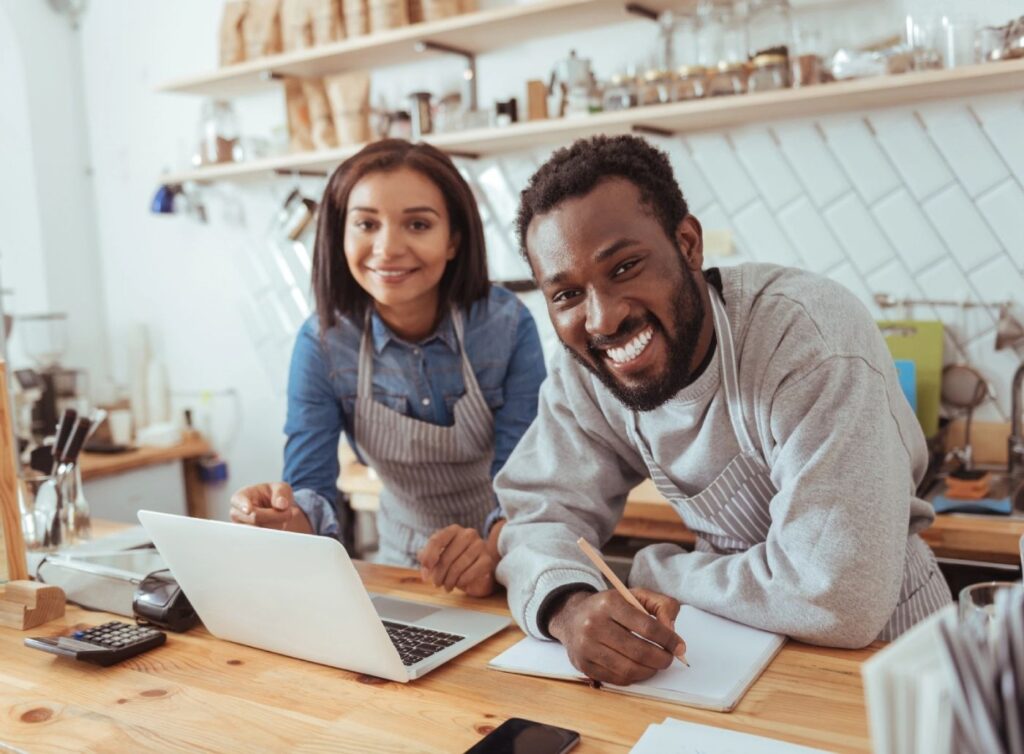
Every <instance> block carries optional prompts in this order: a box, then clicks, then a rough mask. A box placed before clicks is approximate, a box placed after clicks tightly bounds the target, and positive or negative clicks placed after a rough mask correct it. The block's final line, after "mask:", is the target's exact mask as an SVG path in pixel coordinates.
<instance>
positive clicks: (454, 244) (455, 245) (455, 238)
mask: <svg viewBox="0 0 1024 754" xmlns="http://www.w3.org/2000/svg"><path fill="white" fill-rule="evenodd" d="M461 243H462V234H461V233H459V231H457V230H453V231H452V233H451V236H450V237H449V238H448V253H447V254H446V255H445V257H444V258H445V259H447V260H448V261H449V262H450V261H452V260H453V259H455V254H456V253H457V252H458V250H459V245H460V244H461Z"/></svg>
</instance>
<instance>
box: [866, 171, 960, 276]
mask: <svg viewBox="0 0 1024 754" xmlns="http://www.w3.org/2000/svg"><path fill="white" fill-rule="evenodd" d="M872 213H873V214H874V216H875V218H877V220H878V222H879V224H880V225H881V226H882V230H883V231H884V232H885V234H886V236H888V237H889V240H890V241H891V242H892V245H893V247H894V248H896V249H899V254H900V256H901V257H902V258H903V261H904V262H906V264H907V267H908V268H909V269H910V271H911V272H919V271H921V270H923V269H925V268H926V267H927V266H928V265H930V264H932V263H934V262H936V261H938V260H939V259H940V258H941V257H943V256H945V255H946V253H947V250H946V247H945V246H944V245H943V243H942V241H940V240H939V237H938V235H937V234H936V233H935V230H934V229H933V228H932V226H931V223H929V222H928V219H927V218H926V217H925V216H924V213H922V212H921V208H920V207H919V206H918V204H917V202H915V201H914V200H913V199H912V198H911V196H910V194H909V193H908V192H907V191H906V190H905V189H900V190H899V191H896V192H895V193H894V194H892V195H890V196H887V197H886V198H885V199H883V200H882V201H880V202H878V203H877V204H875V206H874V207H872Z"/></svg>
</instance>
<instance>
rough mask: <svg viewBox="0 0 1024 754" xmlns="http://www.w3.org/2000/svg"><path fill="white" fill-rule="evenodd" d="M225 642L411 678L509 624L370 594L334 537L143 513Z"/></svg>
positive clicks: (201, 612) (212, 630) (141, 516)
mask: <svg viewBox="0 0 1024 754" xmlns="http://www.w3.org/2000/svg"><path fill="white" fill-rule="evenodd" d="M139 521H140V522H141V523H142V525H143V526H144V527H145V529H146V531H147V532H148V533H149V535H150V536H151V537H152V538H153V544H155V545H156V548H157V550H158V551H159V552H160V555H161V556H162V557H163V559H164V560H165V561H167V565H168V566H169V567H170V569H171V573H173V574H174V577H175V578H176V579H177V580H178V583H179V584H180V585H181V588H182V590H183V591H184V592H185V595H186V596H187V597H188V599H189V601H190V602H191V603H192V606H193V607H194V608H195V610H196V612H197V613H198V614H199V617H200V618H201V619H202V621H203V623H204V624H205V625H206V628H207V629H208V630H209V631H210V633H212V634H213V635H214V636H216V637H217V638H218V639H226V640H227V641H233V642H237V643H238V644H246V645H248V646H251V647H257V648H258V649H265V650H268V651H270V652H277V653H278V654H283V655H288V656H289V657H297V658H299V659H302V660H309V661H310V662H316V663H320V664H322V665H330V666H332V667H336V668H342V669H344V670H350V671H353V672H356V673H367V674H369V675H375V676H379V677H381V678H387V679H389V680H392V681H399V682H402V683H404V682H407V681H411V680H413V679H415V678H419V677H421V676H423V675H425V674H426V673H428V672H430V671H431V670H433V669H434V668H436V667H438V666H439V665H441V664H443V663H445V662H447V661H448V660H450V659H452V658H453V657H455V656H456V655H459V654H461V653H463V652H465V651H466V650H467V649H469V648H470V647H472V646H474V645H476V644H479V643H480V642H481V641H483V640H484V639H486V638H487V637H489V636H492V635H493V634H496V633H497V632H498V631H500V630H501V629H503V628H504V627H505V626H507V625H509V623H510V622H511V621H510V620H509V619H508V618H507V617H504V616H499V615H488V614H487V613H480V612H477V611H475V610H460V609H456V608H448V607H440V606H437V605H429V604H426V603H420V602H412V601H409V600H404V599H396V598H394V597H385V596H383V595H376V594H370V593H369V592H367V591H366V587H365V586H363V582H362V580H361V579H360V578H359V574H358V573H357V572H356V569H355V566H354V565H353V564H352V561H351V560H350V559H349V557H348V553H346V552H345V548H344V547H342V545H341V543H340V542H338V541H337V540H336V539H332V538H330V537H316V536H311V535H309V534H296V533H294V532H284V531H277V530H273V529H260V528H257V527H253V526H241V525H239V524H231V523H226V522H223V521H207V520H205V519H199V518H189V517H187V516H174V515H170V514H167V513H156V512H154V511H145V510H143V511H139Z"/></svg>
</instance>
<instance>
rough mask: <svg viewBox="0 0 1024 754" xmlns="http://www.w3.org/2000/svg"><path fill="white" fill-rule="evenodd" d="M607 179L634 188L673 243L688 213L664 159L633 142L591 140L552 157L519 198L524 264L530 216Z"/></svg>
mask: <svg viewBox="0 0 1024 754" xmlns="http://www.w3.org/2000/svg"><path fill="white" fill-rule="evenodd" d="M608 178H625V179H626V180H627V181H629V182H630V183H632V184H633V185H634V186H636V187H637V188H638V189H639V190H640V197H641V199H642V200H643V202H644V204H646V205H647V207H648V209H650V211H651V212H652V213H653V215H654V217H655V218H656V219H657V221H658V222H659V223H660V224H661V227H662V228H663V229H664V230H665V234H666V235H667V236H668V237H669V238H672V239H674V238H675V234H676V228H678V227H679V223H681V222H682V221H683V219H684V218H685V217H686V215H687V214H688V212H689V209H688V208H687V206H686V199H684V198H683V192H682V190H681V189H680V188H679V184H678V183H676V179H675V176H674V175H673V174H672V164H671V163H670V162H669V159H668V155H667V154H665V153H664V152H663V151H661V150H660V149H658V148H657V147H654V146H652V145H651V144H649V143H648V142H647V141H645V140H644V139H642V138H640V137H638V136H593V137H591V138H589V139H579V140H577V141H576V142H574V143H573V144H572V146H569V147H563V148H562V149H559V150H558V151H556V152H555V153H554V154H553V155H551V157H550V159H548V161H547V162H545V163H544V164H543V165H541V166H540V168H538V169H537V172H536V173H534V174H533V176H532V177H531V178H530V182H529V183H528V184H527V186H526V188H525V189H523V191H522V193H521V194H520V197H519V212H518V214H517V216H516V233H517V235H518V238H519V251H520V253H521V254H522V255H523V257H524V258H526V259H527V261H529V259H528V258H527V256H526V231H527V229H528V228H529V227H530V223H531V222H532V221H533V218H534V217H535V216H537V215H542V214H544V213H546V212H550V211H551V210H552V209H554V208H555V207H557V206H558V205H559V204H561V203H562V202H564V201H565V200H566V199H570V198H573V197H578V196H585V195H586V194H589V193H590V192H591V191H592V190H593V189H594V188H595V187H596V186H597V185H598V184H599V183H600V182H601V181H604V180H606V179H608Z"/></svg>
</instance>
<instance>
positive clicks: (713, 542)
mask: <svg viewBox="0 0 1024 754" xmlns="http://www.w3.org/2000/svg"><path fill="white" fill-rule="evenodd" d="M708 292H709V293H710V298H711V309H712V313H713V315H714V325H715V333H716V335H717V338H718V354H719V364H720V367H721V372H722V384H723V387H724V389H725V398H726V402H727V405H728V409H729V420H730V422H731V424H732V429H733V433H734V434H735V436H736V440H737V442H738V443H739V446H740V452H739V454H738V455H737V456H735V457H734V458H733V459H732V461H730V462H729V463H728V464H727V465H726V467H725V468H724V469H722V471H721V472H720V473H719V474H718V476H717V477H715V479H714V481H713V482H712V483H711V485H710V486H709V487H707V488H706V489H704V490H702V491H701V492H699V493H698V494H696V495H693V496H687V495H684V494H683V493H682V492H681V491H680V490H679V488H678V487H677V486H676V485H675V483H673V482H672V481H671V479H670V478H669V476H668V475H667V474H666V472H665V470H664V469H662V468H661V466H659V465H658V463H657V462H656V461H655V460H654V457H653V454H652V452H651V449H650V446H649V444H648V443H647V441H646V440H645V439H644V437H643V434H642V433H641V431H640V424H639V417H638V416H637V415H636V414H635V413H634V418H633V429H634V432H635V435H636V439H637V440H638V442H637V446H638V447H639V449H640V454H641V456H642V457H643V459H644V463H645V464H646V465H647V470H648V473H650V475H651V479H652V481H653V482H654V484H655V486H656V487H657V488H658V491H659V492H660V493H661V494H662V495H663V496H664V497H665V498H666V499H667V500H668V501H669V502H670V503H671V504H672V506H673V507H674V508H675V509H676V512H677V513H678V514H679V516H680V518H682V519H683V522H684V523H685V524H686V526H687V528H689V529H690V530H691V531H692V532H693V533H694V534H695V535H696V537H697V541H696V545H695V549H696V550H697V551H698V552H712V553H720V554H732V553H738V552H744V551H746V550H748V549H750V548H751V547H753V546H754V545H757V544H760V543H762V542H765V541H766V540H767V538H768V530H769V528H770V527H771V514H770V510H769V506H770V504H771V501H772V498H773V497H774V496H775V495H776V494H777V493H778V490H777V489H776V487H775V484H774V483H773V482H772V478H771V471H770V469H769V468H768V466H767V464H766V463H765V462H764V460H763V458H762V457H761V453H760V452H759V451H758V449H757V447H756V446H755V445H754V441H753V439H752V438H751V436H750V434H749V432H748V431H747V425H746V423H745V422H744V421H743V406H742V403H741V402H740V391H739V369H738V366H737V364H738V362H737V359H736V344H735V342H734V341H733V337H732V328H731V327H730V325H729V319H728V317H727V315H726V311H725V304H724V303H723V302H722V299H721V296H720V294H719V292H718V291H717V290H716V289H715V288H714V287H713V286H709V288H708ZM950 599H951V596H950V593H949V588H948V587H947V586H946V581H945V579H944V578H943V576H942V574H941V573H940V572H939V568H938V564H937V563H936V561H935V556H934V555H933V554H932V551H931V548H930V547H928V545H926V544H925V542H924V540H922V539H921V538H920V537H919V536H917V535H916V534H914V535H911V536H909V537H908V538H907V550H906V558H905V563H904V572H903V584H902V586H901V588H900V596H899V602H898V604H897V607H896V610H895V612H894V613H893V615H892V617H891V618H890V619H889V622H888V624H886V626H885V628H884V629H883V630H882V633H881V634H880V635H879V636H878V638H879V639H882V640H885V641H891V640H892V639H895V638H896V637H897V636H899V635H900V634H901V633H903V632H904V631H906V630H907V629H908V628H910V627H911V626H912V625H913V624H914V623H916V622H917V621H919V620H921V619H922V618H924V617H925V616H927V615H929V614H931V613H932V612H934V611H936V610H938V609H939V608H941V607H942V606H944V605H945V604H947V603H948V602H949V601H950Z"/></svg>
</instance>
